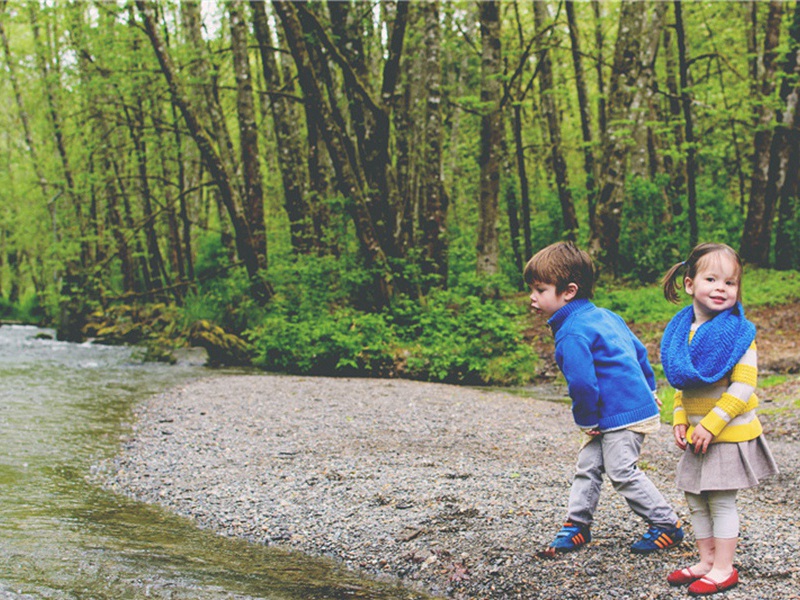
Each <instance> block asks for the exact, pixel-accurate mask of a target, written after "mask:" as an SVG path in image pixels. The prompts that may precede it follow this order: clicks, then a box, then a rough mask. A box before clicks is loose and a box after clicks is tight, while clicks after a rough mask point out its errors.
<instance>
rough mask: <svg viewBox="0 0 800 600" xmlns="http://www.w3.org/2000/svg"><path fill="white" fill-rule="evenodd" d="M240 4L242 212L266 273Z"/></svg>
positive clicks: (236, 11) (235, 31)
mask: <svg viewBox="0 0 800 600" xmlns="http://www.w3.org/2000/svg"><path fill="white" fill-rule="evenodd" d="M243 8H244V7H243V5H242V2H241V0H232V1H231V2H230V3H229V4H228V13H229V14H230V17H231V21H230V26H231V48H232V51H233V70H234V75H235V79H236V115H237V117H238V122H239V148H240V152H241V161H242V162H241V164H242V175H243V177H244V201H243V205H244V206H243V208H244V213H245V220H246V221H247V225H248V227H249V229H250V238H251V240H252V244H253V249H254V251H255V253H256V259H257V261H258V268H259V270H261V271H264V272H266V270H267V231H266V223H265V221H264V184H263V179H262V176H261V164H260V162H259V152H258V129H257V128H256V110H255V104H254V102H253V80H252V77H251V74H250V56H249V53H248V43H247V25H246V24H245V21H244V14H243V12H244V11H243Z"/></svg>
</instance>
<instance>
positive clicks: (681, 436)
mask: <svg viewBox="0 0 800 600" xmlns="http://www.w3.org/2000/svg"><path fill="white" fill-rule="evenodd" d="M672 435H673V436H674V437H675V445H676V446H678V448H680V449H681V450H686V446H687V445H688V444H687V443H686V425H683V424H681V425H675V426H674V427H673V428H672Z"/></svg>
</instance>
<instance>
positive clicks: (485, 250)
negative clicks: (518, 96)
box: [477, 0, 503, 275]
mask: <svg viewBox="0 0 800 600" xmlns="http://www.w3.org/2000/svg"><path fill="white" fill-rule="evenodd" d="M479 10H480V25H481V103H482V104H483V114H482V116H481V140H480V144H481V145H480V159H479V161H480V194H479V206H478V213H479V215H478V243H477V272H478V275H495V274H496V273H497V272H498V269H499V261H500V242H499V239H498V231H497V217H498V208H499V196H500V149H501V148H502V139H503V130H502V128H503V119H502V111H501V109H500V99H501V97H502V93H503V90H502V83H501V80H500V76H501V74H502V56H501V51H500V50H501V46H500V4H499V2H497V1H495V0H486V1H485V2H481V3H480V6H479Z"/></svg>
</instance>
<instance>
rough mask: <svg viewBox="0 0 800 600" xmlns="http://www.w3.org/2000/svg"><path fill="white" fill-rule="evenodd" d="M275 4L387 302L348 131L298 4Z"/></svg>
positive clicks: (387, 285) (382, 262) (388, 284)
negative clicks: (328, 94) (330, 98)
mask: <svg viewBox="0 0 800 600" xmlns="http://www.w3.org/2000/svg"><path fill="white" fill-rule="evenodd" d="M272 6H273V7H274V9H275V12H276V14H277V15H278V17H279V18H280V20H281V23H282V25H283V29H284V33H285V35H286V41H287V43H288V45H289V48H290V50H291V52H292V56H293V57H294V60H295V64H296V65H297V75H298V80H299V82H300V87H301V88H302V90H303V96H304V98H305V103H306V110H307V111H309V112H310V113H312V114H313V115H315V121H316V122H317V123H318V124H319V126H320V132H321V134H322V136H323V139H324V140H325V144H326V145H327V147H328V154H329V155H330V158H331V161H332V163H333V168H334V171H335V172H336V176H337V180H338V183H339V189H340V191H341V193H342V194H343V195H345V196H346V197H348V198H349V199H350V202H349V203H348V204H349V208H350V211H351V216H352V219H353V222H354V223H355V227H356V234H357V236H358V239H359V240H360V242H361V246H362V248H363V249H364V252H365V255H366V258H367V260H368V264H369V266H370V267H373V268H375V270H376V277H377V281H376V284H377V291H376V294H377V295H376V298H375V301H376V303H377V304H378V305H379V306H385V305H387V304H388V303H389V300H390V299H391V297H392V294H393V287H392V273H391V270H390V268H389V264H388V261H387V258H386V253H385V252H384V249H383V247H382V245H381V243H380V239H379V237H378V236H377V233H376V230H375V227H374V225H373V222H372V216H371V214H370V211H369V209H368V207H367V201H366V197H365V195H364V193H363V190H362V188H361V182H360V179H359V177H358V176H357V171H358V167H357V166H356V165H353V164H352V163H351V160H350V157H351V156H352V153H350V152H348V150H347V148H346V146H347V144H346V141H345V139H344V138H345V133H344V132H343V131H342V130H341V129H340V128H339V127H338V125H337V123H336V122H335V121H334V119H333V115H332V111H331V108H330V107H329V106H328V105H327V103H326V102H325V99H324V97H323V95H322V90H321V88H320V85H319V82H318V81H317V78H316V75H315V72H314V68H313V66H312V64H311V57H310V54H309V51H308V48H307V45H306V33H305V32H304V30H303V28H302V25H301V24H300V18H299V16H298V14H297V11H298V5H297V4H295V3H290V2H281V1H277V0H276V1H274V2H273V4H272Z"/></svg>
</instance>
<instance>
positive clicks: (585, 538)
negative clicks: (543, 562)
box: [541, 521, 592, 556]
mask: <svg viewBox="0 0 800 600" xmlns="http://www.w3.org/2000/svg"><path fill="white" fill-rule="evenodd" d="M591 541H592V535H591V534H590V533H589V526H588V525H575V524H573V523H570V522H569V521H568V522H566V523H564V525H563V526H562V527H561V529H560V530H559V532H558V533H557V534H556V539H554V540H553V543H551V544H550V545H549V546H548V547H547V549H546V550H544V551H543V552H541V554H542V555H544V556H555V555H556V553H558V552H572V551H573V550H577V549H578V548H580V547H581V546H585V545H586V544H588V543H589V542H591Z"/></svg>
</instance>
